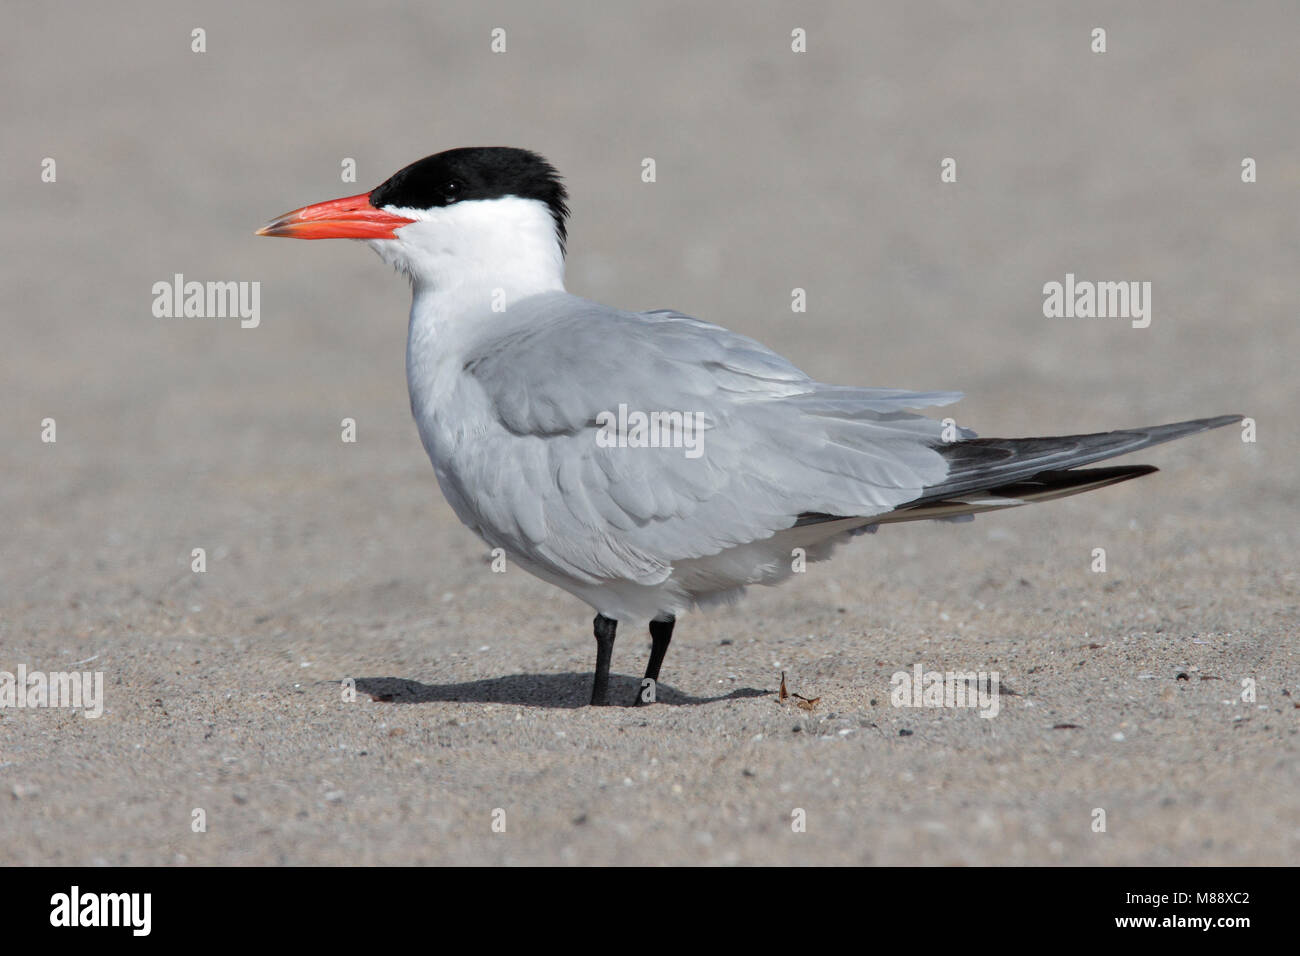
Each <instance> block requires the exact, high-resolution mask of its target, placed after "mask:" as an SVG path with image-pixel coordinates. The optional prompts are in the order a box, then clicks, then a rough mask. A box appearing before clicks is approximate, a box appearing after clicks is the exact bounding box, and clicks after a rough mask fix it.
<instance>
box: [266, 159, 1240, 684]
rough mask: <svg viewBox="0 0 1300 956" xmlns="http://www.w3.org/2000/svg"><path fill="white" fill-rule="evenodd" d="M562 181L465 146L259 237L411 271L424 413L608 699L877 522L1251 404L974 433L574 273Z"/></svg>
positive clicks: (442, 477) (953, 508)
mask: <svg viewBox="0 0 1300 956" xmlns="http://www.w3.org/2000/svg"><path fill="white" fill-rule="evenodd" d="M566 199H567V193H566V191H565V187H564V184H563V183H562V181H561V179H560V176H559V174H558V173H557V171H556V170H555V168H554V167H553V166H552V165H551V164H550V163H548V162H547V161H546V160H545V159H543V158H542V157H541V156H539V155H537V154H536V153H534V152H531V151H529V150H524V149H515V148H510V147H495V146H494V147H468V148H461V149H452V150H447V151H445V152H441V153H437V154H435V155H432V156H428V157H426V158H424V159H421V160H419V161H418V162H416V163H413V164H411V165H410V166H407V167H406V168H404V169H402V170H400V171H399V172H397V173H395V174H394V175H393V176H392V177H390V178H389V179H388V180H387V181H386V182H384V183H383V184H381V185H380V186H378V187H376V188H375V189H373V190H371V191H370V192H368V193H362V194H360V195H357V196H348V197H345V198H343V199H334V200H330V201H328V202H321V203H316V204H315V205H311V206H304V207H302V208H301V209H296V210H294V211H293V212H289V213H286V214H285V215H283V216H281V217H279V218H278V219H275V220H274V221H272V222H270V223H268V224H267V225H266V226H264V227H262V228H261V229H259V230H258V231H257V235H259V236H287V237H291V238H296V239H361V240H364V241H365V242H367V243H368V244H369V245H370V246H371V248H373V249H374V250H375V251H376V252H377V253H378V254H379V256H380V258H381V259H383V260H384V261H385V262H387V263H389V264H390V265H392V266H395V267H396V268H397V269H398V270H399V271H401V272H403V273H405V274H406V275H407V276H408V277H409V278H410V281H411V285H412V289H413V295H412V302H411V313H410V322H409V327H408V336H407V347H406V376H407V384H408V386H409V389H410V398H411V411H412V413H413V414H414V416H415V422H416V425H417V426H418V428H419V432H420V439H421V441H422V442H423V444H424V448H425V451H426V452H427V453H428V455H429V460H430V461H431V462H432V463H433V470H434V473H435V474H436V475H437V479H438V484H439V486H440V487H441V489H442V492H443V494H444V495H445V496H446V498H447V501H448V502H449V503H450V505H451V507H452V508H453V509H454V510H455V512H456V514H457V516H458V517H459V518H460V520H461V521H463V522H464V523H465V524H466V525H467V526H468V527H469V528H471V529H472V530H473V531H474V532H475V533H476V534H478V536H479V537H480V538H482V539H483V540H484V541H485V542H486V543H487V544H488V545H489V546H491V547H492V548H493V549H495V548H501V549H503V551H504V552H505V554H506V555H508V556H509V559H510V560H513V561H514V562H515V563H516V564H518V565H519V567H521V568H523V569H525V570H527V571H529V572H531V573H532V574H534V575H536V576H537V577H539V578H541V579H542V580H544V581H547V582H549V583H551V584H554V585H557V586H558V587H561V588H563V589H564V590H566V591H568V592H569V593H571V594H573V595H576V596H577V597H578V598H580V599H582V600H583V601H585V602H586V603H587V604H589V605H591V606H592V608H593V609H594V610H595V611H596V618H595V621H594V631H595V638H596V668H595V679H594V681H593V684H592V691H591V703H592V704H601V705H603V704H608V703H609V667H610V659H611V656H612V654H613V648H614V635H615V632H616V629H617V627H618V624H619V622H620V621H622V622H636V623H642V622H648V624H649V631H650V641H651V650H650V659H649V664H648V666H647V667H646V672H645V678H644V679H643V680H642V682H641V685H640V688H639V689H638V693H637V696H636V698H635V700H634V701H632V703H636V704H639V703H648V702H651V701H653V700H654V689H655V686H656V684H657V682H658V680H659V672H660V668H661V666H662V665H663V661H664V655H665V654H666V653H667V651H668V645H669V642H670V641H671V640H672V635H673V626H674V624H675V622H676V620H677V617H678V615H680V614H682V613H683V612H685V611H687V610H689V609H691V608H693V607H697V606H702V605H708V604H713V603H717V602H729V601H732V600H735V599H736V598H737V597H738V596H739V595H740V594H741V593H743V592H744V590H745V588H746V587H747V586H749V585H754V584H775V583H777V582H779V581H781V580H783V579H784V578H787V577H789V576H790V575H791V574H793V573H795V571H796V569H797V568H798V567H799V566H800V564H801V563H804V562H808V561H818V560H822V559H825V558H827V557H829V556H830V553H831V550H832V549H833V548H834V547H835V546H836V545H837V544H839V543H841V542H843V541H844V540H846V539H848V538H850V537H852V536H854V535H856V534H860V533H862V532H864V531H874V530H876V528H877V527H878V526H879V525H882V524H886V523H891V522H898V521H915V520H931V519H938V520H954V519H957V520H969V518H970V517H971V516H973V515H975V514H978V513H980V512H987V511H998V510H1002V509H1004V508H1007V507H1014V506H1017V505H1022V504H1028V503H1030V502H1038V501H1047V500H1050V499H1054V498H1063V497H1065V496H1067V495H1074V494H1078V493H1080V492H1084V491H1091V490H1093V489H1096V488H1102V487H1105V486H1107V485H1113V484H1116V483H1118V482H1121V481H1126V480H1128V479H1131V478H1137V477H1139V476H1141V475H1146V474H1150V473H1151V472H1153V471H1155V470H1156V469H1155V468H1153V467H1151V466H1149V465H1124V466H1119V467H1103V468H1082V467H1081V466H1084V465H1088V464H1091V463H1093V462H1097V461H1101V460H1103V459H1109V458H1113V457H1115V456H1117V455H1124V454H1127V453H1129V452H1133V451H1137V450H1138V449H1141V448H1146V447H1148V446H1150V445H1155V444H1158V443H1160V442H1165V441H1170V440H1172V439H1175V438H1181V437H1183V436H1185V435H1190V434H1193V433H1195V432H1200V431H1204V430H1205V429H1209V428H1218V427H1220V426H1223V425H1228V424H1231V423H1234V422H1238V421H1240V420H1241V416H1240V415H1221V416H1217V417H1213V418H1200V419H1196V420H1192V421H1183V422H1176V423H1174V424H1169V425H1157V426H1153V427H1148V428H1130V429H1122V430H1118V431H1109V432H1101V433H1096V434H1086V435H1067V436H1061V437H1050V438H977V437H976V436H975V433H974V432H972V431H970V430H969V429H967V428H964V427H961V428H959V427H957V426H956V424H955V422H954V420H953V419H951V418H949V419H942V420H938V419H935V418H930V417H926V416H924V415H921V414H917V413H915V412H914V411H913V410H914V409H919V408H931V407H937V406H945V405H948V404H950V403H952V402H955V401H957V400H958V399H959V398H960V397H961V394H960V393H959V392H950V391H919V392H918V391H905V390H902V389H896V388H860V387H855V386H844V385H827V384H823V383H821V382H818V381H815V380H814V379H812V378H810V377H809V376H808V375H806V374H804V373H803V372H801V371H800V370H799V369H798V368H796V367H795V366H794V365H793V364H791V363H790V362H789V361H788V360H786V359H785V358H782V357H781V356H780V355H778V354H776V353H775V352H773V351H772V350H771V349H768V348H767V347H765V346H763V345H761V344H760V343H758V342H756V341H755V340H753V339H751V338H747V337H745V336H743V335H739V334H737V333H735V332H731V331H728V330H727V329H725V328H722V327H720V326H717V325H712V324H710V323H708V322H702V321H700V320H699V319H694V318H691V317H690V316H688V315H684V314H682V313H680V312H674V311H668V310H662V311H650V312H627V311H623V310H621V309H616V308H612V307H610V306H606V305H600V304H598V303H596V302H591V301H588V300H586V299H582V298H579V297H578V296H574V295H570V294H569V293H568V292H566V291H565V288H564V262H565V240H566V221H567V217H568V207H567V205H566Z"/></svg>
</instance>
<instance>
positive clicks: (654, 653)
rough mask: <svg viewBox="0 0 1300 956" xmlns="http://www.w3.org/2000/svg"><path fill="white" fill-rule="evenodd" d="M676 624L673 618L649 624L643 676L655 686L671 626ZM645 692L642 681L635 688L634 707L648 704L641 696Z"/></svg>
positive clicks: (666, 651)
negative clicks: (648, 643) (648, 652)
mask: <svg viewBox="0 0 1300 956" xmlns="http://www.w3.org/2000/svg"><path fill="white" fill-rule="evenodd" d="M676 623H677V618H675V617H670V618H669V619H668V620H666V621H651V622H650V663H648V664H647V665H646V668H645V676H646V678H648V679H649V680H652V681H654V682H655V683H656V684H658V683H659V668H660V667H662V666H663V663H664V655H665V654H667V653H668V645H669V643H670V642H671V641H672V639H673V625H674V624H676ZM657 690H658V688H656V691H657ZM645 692H646V683H645V679H643V680H642V681H641V686H640V687H638V688H637V691H636V700H635V701H633V704H634V705H636V704H645V703H648V701H647V700H646V699H645V697H644V696H643V695H644V694H645Z"/></svg>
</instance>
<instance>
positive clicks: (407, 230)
mask: <svg viewBox="0 0 1300 956" xmlns="http://www.w3.org/2000/svg"><path fill="white" fill-rule="evenodd" d="M392 211H393V212H396V213H398V214H399V215H402V216H405V217H407V218H409V219H414V220H416V221H415V222H413V223H411V224H410V225H409V226H402V227H401V228H399V229H398V231H397V238H396V239H374V240H370V245H371V246H372V247H373V248H374V250H375V251H376V252H378V253H379V256H380V258H382V259H383V260H384V261H385V262H387V263H389V264H390V265H392V266H395V267H396V268H397V269H399V270H401V271H402V272H404V273H406V274H407V275H408V276H410V277H411V284H412V285H413V286H414V290H415V298H416V300H417V301H419V300H425V301H426V303H428V304H429V305H432V304H433V302H435V301H436V302H437V303H438V304H437V306H436V308H437V309H438V311H440V312H441V311H445V310H446V309H448V308H453V307H459V308H457V311H470V312H478V311H479V309H478V308H477V307H476V306H481V307H482V308H483V309H484V310H487V311H501V309H502V308H503V307H508V306H509V303H511V302H517V301H519V300H520V299H523V298H527V297H528V296H530V295H536V294H537V293H539V292H554V291H563V289H564V253H563V252H562V251H561V249H560V240H559V236H558V235H557V234H556V230H555V220H554V219H553V218H552V216H551V210H550V208H549V207H548V206H547V205H546V204H545V203H543V202H539V201H538V200H536V199H520V198H518V197H516V196H505V197H502V198H500V199H477V200H466V201H464V202H458V203H453V204H452V205H450V206H445V207H442V208H435V209H397V208H395V209H393V210H392ZM444 317H445V316H444Z"/></svg>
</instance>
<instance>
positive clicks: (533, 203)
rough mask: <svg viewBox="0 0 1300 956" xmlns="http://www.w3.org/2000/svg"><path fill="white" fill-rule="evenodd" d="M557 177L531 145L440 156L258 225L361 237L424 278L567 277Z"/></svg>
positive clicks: (308, 235)
mask: <svg viewBox="0 0 1300 956" xmlns="http://www.w3.org/2000/svg"><path fill="white" fill-rule="evenodd" d="M566 198H567V194H566V192H565V189H564V184H563V183H562V182H561V181H560V176H559V174H558V173H557V172H556V171H555V168H554V167H553V166H551V164H550V163H548V162H547V161H546V160H545V159H543V158H542V157H541V156H539V155H537V154H536V153H533V152H530V151H528V150H526V149H514V148H512V147H506V146H471V147H465V148H461V149H450V150H447V151H446V152H442V153H435V154H434V155H432V156H427V157H425V158H424V159H421V160H419V161H418V162H415V163H412V164H411V165H410V166H407V167H406V168H405V169H402V170H400V171H398V172H396V173H394V174H393V175H392V176H390V177H389V178H388V179H387V180H385V181H384V182H383V183H382V184H381V185H379V186H376V187H375V188H374V189H372V190H370V192H367V193H361V194H360V195H357V196H347V197H345V198H343V199H332V200H329V201H327V202H321V203H315V204H314V205H311V206H304V207H302V208H301V209H295V210H294V211H293V212H288V213H285V214H284V215H283V216H280V217H279V218H278V219H275V220H274V221H272V222H269V223H267V224H266V225H265V226H263V227H262V228H261V229H259V230H257V235H259V236H286V237H289V238H293V239H364V240H366V241H367V242H368V243H369V244H370V246H371V247H372V248H373V249H374V250H375V251H376V252H378V253H379V255H380V257H381V258H382V259H383V260H384V261H385V262H387V263H389V264H391V265H393V266H395V267H396V268H397V269H399V270H401V271H402V272H404V273H406V274H407V275H409V276H410V277H411V279H412V281H413V282H415V283H416V284H417V285H421V284H427V285H429V286H432V287H442V286H446V285H448V284H454V283H459V282H467V281H474V282H488V283H490V282H493V281H501V280H509V279H517V280H518V281H519V282H520V283H521V284H528V283H538V282H542V284H544V281H543V280H544V279H545V277H548V276H554V277H555V278H556V279H557V280H560V281H562V276H563V272H564V243H565V237H566V233H565V219H566V217H567V216H568V214H569V209H568V206H567V205H566V204H565V200H566Z"/></svg>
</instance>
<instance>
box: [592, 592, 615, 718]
mask: <svg viewBox="0 0 1300 956" xmlns="http://www.w3.org/2000/svg"><path fill="white" fill-rule="evenodd" d="M593 626H594V628H595V631H596V680H595V682H594V683H593V684H592V685H591V703H592V706H594V707H604V706H606V705H608V704H609V661H610V658H611V657H613V656H614V631H615V630H617V628H618V621H615V620H612V619H610V618H608V617H606V616H605V615H603V614H597V615H596V620H595V622H594V625H593Z"/></svg>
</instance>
